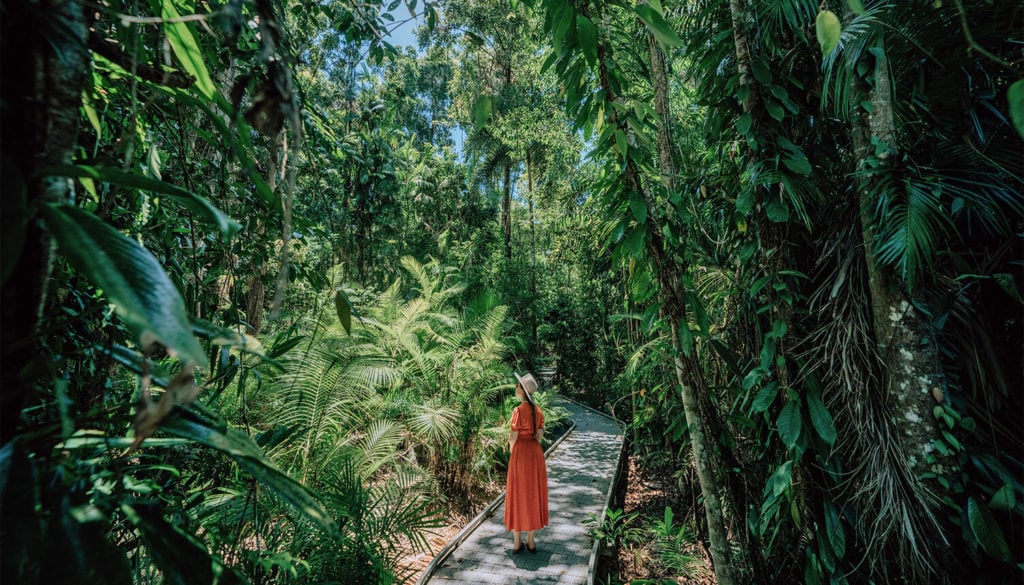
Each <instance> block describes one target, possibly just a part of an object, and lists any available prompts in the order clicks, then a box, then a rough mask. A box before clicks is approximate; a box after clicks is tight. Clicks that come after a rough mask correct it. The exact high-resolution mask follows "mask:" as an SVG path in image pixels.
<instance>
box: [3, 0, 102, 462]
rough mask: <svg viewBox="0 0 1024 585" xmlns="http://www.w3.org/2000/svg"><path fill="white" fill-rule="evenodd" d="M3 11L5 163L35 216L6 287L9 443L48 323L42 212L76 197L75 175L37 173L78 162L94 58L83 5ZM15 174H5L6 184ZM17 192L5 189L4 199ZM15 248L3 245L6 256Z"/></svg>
mask: <svg viewBox="0 0 1024 585" xmlns="http://www.w3.org/2000/svg"><path fill="white" fill-rule="evenodd" d="M4 12H5V14H4V18H3V25H2V30H3V33H2V34H3V36H2V40H3V49H2V55H3V57H2V59H3V61H2V63H3V71H4V81H3V84H2V95H3V101H4V103H5V104H6V107H5V108H4V110H3V111H4V115H3V121H2V126H0V128H2V131H0V132H2V139H0V140H2V144H0V151H2V153H3V158H4V160H5V166H7V163H9V164H10V168H9V169H5V171H4V172H5V173H6V172H11V173H12V174H15V175H16V176H15V177H14V178H15V179H20V180H23V181H24V183H25V191H24V192H25V203H26V207H27V214H28V215H27V218H25V219H26V221H25V224H24V229H25V232H24V238H23V241H22V247H21V253H20V255H19V257H18V259H17V262H16V264H15V265H14V269H13V271H12V272H11V275H10V277H9V278H8V280H7V281H6V282H4V283H3V288H2V292H0V298H2V304H3V306H2V308H0V311H2V313H0V314H2V318H3V326H2V327H0V339H2V349H0V352H2V362H0V387H2V388H3V395H2V408H0V411H2V415H0V417H2V418H0V425H2V426H0V440H2V442H4V443H6V442H7V440H8V439H10V438H11V437H13V436H14V434H15V433H16V431H17V427H18V421H19V418H20V415H21V406H22V399H23V397H24V395H25V391H26V390H27V389H28V388H29V387H30V385H31V384H32V383H33V380H29V379H23V378H22V377H21V375H20V374H21V370H22V368H23V367H24V366H25V365H27V364H28V363H29V362H31V361H32V360H33V359H35V358H36V357H37V356H39V355H40V354H41V353H42V351H41V349H40V348H39V347H38V343H37V340H36V339H35V338H36V335H37V333H38V331H39V324H40V322H41V320H42V310H43V304H44V302H45V299H46V294H47V286H46V284H47V280H48V279H49V277H50V272H51V270H52V264H53V254H54V244H53V240H52V238H51V237H50V235H49V232H48V231H47V229H46V227H45V226H44V225H43V224H42V221H41V220H40V219H39V218H38V215H37V213H38V210H39V208H40V206H41V205H43V204H46V203H62V202H66V201H68V199H69V195H70V184H71V183H70V181H69V180H68V179H65V178H58V177H37V176H35V172H36V170H38V169H40V168H43V167H46V166H50V165H64V164H69V163H70V162H71V157H72V154H73V152H74V147H75V144H76V143H77V140H78V128H79V122H80V118H79V108H80V107H81V104H82V88H83V86H84V80H85V75H86V74H87V73H88V72H89V59H90V57H89V52H88V50H87V49H86V44H87V39H88V25H87V22H86V14H87V11H86V10H85V8H84V7H83V5H82V4H81V3H80V2H75V1H62V0H48V1H41V2H28V1H25V0H22V1H14V2H9V3H5V5H4ZM44 19H45V21H46V22H47V23H48V26H47V27H46V29H45V30H39V29H37V28H36V27H34V26H26V23H33V22H41V21H42V20H44ZM11 179H12V177H6V178H5V180H4V182H5V185H6V184H7V183H8V181H9V180H11ZM12 195H13V194H12V193H8V192H5V193H4V194H3V197H4V198H5V199H6V198H8V197H10V196H12ZM10 219H11V218H5V220H4V229H5V230H8V229H16V228H15V227H14V226H12V225H11V224H10V223H9V222H10ZM17 219H19V218H15V220H17ZM19 227H20V226H19ZM9 253H11V251H10V250H4V254H9Z"/></svg>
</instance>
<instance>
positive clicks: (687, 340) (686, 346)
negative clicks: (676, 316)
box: [679, 322, 693, 357]
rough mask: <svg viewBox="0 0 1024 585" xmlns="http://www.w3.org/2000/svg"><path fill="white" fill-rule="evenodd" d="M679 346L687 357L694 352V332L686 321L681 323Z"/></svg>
mask: <svg viewBox="0 0 1024 585" xmlns="http://www.w3.org/2000/svg"><path fill="white" fill-rule="evenodd" d="M679 348H680V349H681V350H682V351H683V355H684V356H686V357H689V356H690V354H691V353H692V352H693V332H692V331H690V326H689V325H688V324H686V323H685V322H683V323H680V324H679Z"/></svg>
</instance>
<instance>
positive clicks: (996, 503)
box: [988, 483, 1017, 512]
mask: <svg viewBox="0 0 1024 585" xmlns="http://www.w3.org/2000/svg"><path fill="white" fill-rule="evenodd" d="M1016 506H1017V494H1016V493H1015V492H1014V491H1013V484H1011V483H1005V484H1003V487H1001V488H999V491H997V492H996V493H995V494H994V495H993V496H992V500H991V501H990V502H989V503H988V507H989V508H991V509H993V510H1000V511H1003V512H1009V511H1010V510H1012V509H1014V507H1016Z"/></svg>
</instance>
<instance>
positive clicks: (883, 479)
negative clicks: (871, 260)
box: [797, 224, 945, 582]
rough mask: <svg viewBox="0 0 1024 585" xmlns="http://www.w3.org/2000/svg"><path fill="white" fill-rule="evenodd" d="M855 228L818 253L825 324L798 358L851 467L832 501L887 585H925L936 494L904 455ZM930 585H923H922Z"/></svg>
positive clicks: (817, 310)
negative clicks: (902, 580) (843, 506)
mask: <svg viewBox="0 0 1024 585" xmlns="http://www.w3.org/2000/svg"><path fill="white" fill-rule="evenodd" d="M857 240H858V234H857V233H856V228H855V227H854V226H851V225H849V224H847V225H846V227H845V228H843V229H840V230H836V231H834V232H832V233H831V234H830V237H828V238H826V239H825V240H824V241H823V242H822V245H821V248H822V253H821V256H820V258H819V262H818V271H819V272H818V274H817V275H816V276H815V282H816V283H817V286H816V288H815V290H814V292H813V293H812V295H811V297H810V299H809V302H810V304H809V306H810V308H811V313H812V314H815V315H817V316H818V319H817V322H818V326H817V327H816V328H814V329H813V330H811V331H810V332H809V333H808V334H807V336H806V337H805V338H804V339H803V340H801V342H800V344H799V346H798V348H797V349H798V350H800V352H801V353H800V355H801V358H802V359H803V361H804V362H805V363H806V364H808V365H807V370H806V372H804V375H814V376H815V377H817V378H818V379H819V380H821V382H822V399H823V401H824V402H825V404H826V406H827V407H828V409H829V411H830V412H831V413H832V415H833V418H834V420H835V423H836V431H837V433H836V434H837V443H836V445H835V452H836V453H837V454H841V456H842V460H843V463H844V465H845V467H844V468H843V476H842V477H841V478H839V483H838V485H837V486H836V489H835V495H834V497H835V499H836V500H837V501H839V502H845V503H848V504H850V506H849V507H848V509H850V510H857V514H855V515H851V516H850V517H849V520H850V521H851V523H852V524H853V527H854V528H855V530H856V531H857V536H858V539H859V540H860V542H861V543H862V546H863V547H864V553H863V555H862V557H863V558H864V559H892V560H891V562H877V563H873V564H872V566H871V567H869V568H868V570H869V571H870V572H871V573H876V572H877V573H879V574H880V575H881V576H882V577H884V578H885V579H886V580H890V579H895V578H897V577H898V575H895V574H891V573H889V572H890V571H891V570H892V567H899V569H898V570H899V571H901V572H903V573H907V574H910V575H913V576H914V577H913V580H916V581H921V580H927V578H928V575H931V574H933V572H934V570H935V567H937V566H939V564H938V558H937V552H936V545H937V544H939V543H940V542H944V538H945V537H944V536H943V533H944V531H943V529H942V527H941V523H940V522H939V520H938V519H937V518H936V517H935V516H934V514H933V512H932V510H934V509H935V496H934V495H933V494H932V493H931V492H930V491H929V490H928V489H927V488H926V487H925V486H924V485H923V484H922V483H921V482H920V481H919V480H918V478H917V477H916V475H915V472H914V471H913V468H912V465H911V464H910V461H911V457H910V456H909V455H910V454H908V453H905V452H903V450H902V448H901V447H900V445H901V443H902V441H901V440H900V437H899V435H900V431H901V429H900V428H899V427H898V425H897V422H896V417H895V416H894V413H893V412H892V410H891V407H890V406H889V404H888V400H886V398H885V396H884V388H886V381H885V374H884V365H883V363H882V360H881V357H880V356H879V355H878V354H877V353H876V352H875V351H874V350H873V349H872V348H874V347H875V342H874V337H873V331H872V325H871V314H870V312H869V307H870V300H869V296H868V291H867V284H866V282H867V275H866V269H865V266H864V261H863V257H862V256H861V253H860V251H859V250H858V248H857V247H856V244H855V243H856V242H857ZM922 582H923V581H922Z"/></svg>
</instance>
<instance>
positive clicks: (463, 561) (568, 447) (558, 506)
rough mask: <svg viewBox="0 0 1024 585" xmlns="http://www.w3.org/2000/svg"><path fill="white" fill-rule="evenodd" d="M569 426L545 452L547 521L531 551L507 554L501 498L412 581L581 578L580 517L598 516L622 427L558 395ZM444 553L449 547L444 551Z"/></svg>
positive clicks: (461, 584)
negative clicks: (452, 546)
mask: <svg viewBox="0 0 1024 585" xmlns="http://www.w3.org/2000/svg"><path fill="white" fill-rule="evenodd" d="M562 406H564V407H565V408H566V409H568V410H569V412H570V418H571V419H572V420H573V422H575V423H576V428H575V429H574V430H573V431H572V432H570V433H569V435H568V436H567V437H566V438H565V439H564V440H563V441H562V442H561V443H559V444H558V445H557V446H556V448H555V449H554V451H553V452H552V453H551V454H550V455H549V456H548V494H549V499H548V502H549V507H550V514H549V516H550V521H551V525H550V526H548V527H547V528H545V529H544V530H541V531H538V532H537V552H536V553H535V554H530V553H529V552H528V551H526V550H524V551H523V552H521V553H519V554H517V555H513V554H512V534H511V533H510V532H506V531H505V527H504V525H503V523H502V522H503V519H504V516H505V506H504V503H502V504H501V505H498V506H497V507H496V508H495V509H494V510H493V512H492V513H491V514H490V516H489V517H486V518H484V519H483V521H482V522H481V523H480V524H479V526H477V527H476V528H475V529H473V530H472V532H471V533H468V535H466V536H465V539H464V540H463V541H462V542H461V543H460V544H459V546H458V547H456V548H455V549H454V550H451V551H442V553H441V555H439V558H438V559H437V562H436V566H435V567H434V568H433V570H432V571H431V569H430V568H428V570H427V571H426V572H424V574H423V576H422V577H421V579H420V583H421V584H423V583H430V584H431V585H439V584H451V585H481V584H488V583H494V584H499V583H500V584H509V585H512V584H516V583H523V584H526V583H557V584H560V585H585V584H586V583H587V582H588V576H589V573H590V572H591V571H593V560H594V559H593V555H594V554H595V552H596V551H595V547H594V543H593V542H592V541H591V539H590V538H589V537H588V536H587V527H586V526H585V525H584V523H585V522H586V521H587V519H588V518H590V517H591V515H594V516H597V517H600V515H601V513H602V511H603V510H604V507H605V505H606V502H607V498H608V493H609V490H610V488H611V484H612V478H613V476H614V475H615V472H616V468H617V465H618V459H619V453H620V451H621V445H622V431H621V429H620V428H619V427H618V425H617V424H616V423H615V421H613V420H612V419H610V418H608V417H607V416H604V415H602V414H600V413H597V412H595V411H593V410H590V409H588V408H585V407H583V406H580V405H577V404H575V403H572V402H568V401H565V402H563V403H562ZM446 552H450V554H448V555H447V556H444V555H445V553H446Z"/></svg>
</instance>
